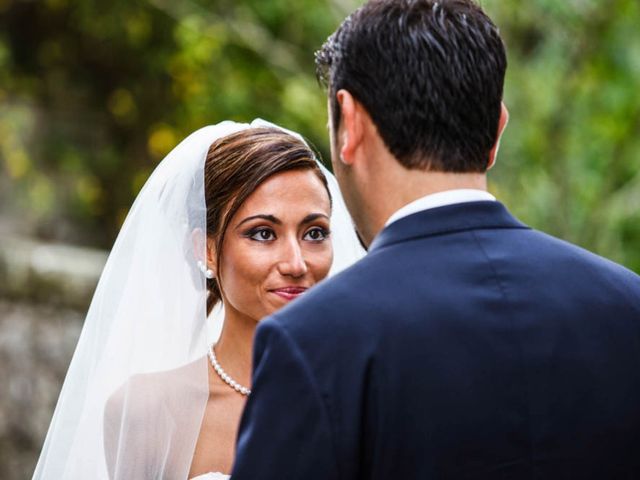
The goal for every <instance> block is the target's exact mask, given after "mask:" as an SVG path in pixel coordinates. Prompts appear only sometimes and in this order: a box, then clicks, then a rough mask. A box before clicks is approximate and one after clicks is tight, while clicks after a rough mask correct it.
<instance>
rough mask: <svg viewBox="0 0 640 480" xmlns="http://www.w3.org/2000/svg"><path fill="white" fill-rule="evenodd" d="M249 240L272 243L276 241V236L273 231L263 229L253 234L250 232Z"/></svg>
mask: <svg viewBox="0 0 640 480" xmlns="http://www.w3.org/2000/svg"><path fill="white" fill-rule="evenodd" d="M249 238H250V239H251V240H256V241H258V242H270V241H271V240H275V239H276V235H275V233H274V232H273V230H269V229H261V230H254V231H253V232H250V233H249Z"/></svg>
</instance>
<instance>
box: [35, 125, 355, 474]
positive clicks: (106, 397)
mask: <svg viewBox="0 0 640 480" xmlns="http://www.w3.org/2000/svg"><path fill="white" fill-rule="evenodd" d="M255 127H276V128H280V127H277V126H275V125H272V124H270V123H268V122H265V121H262V120H254V121H253V122H252V123H251V124H240V123H234V122H228V121H227V122H222V123H219V124H217V125H214V126H208V127H204V128H202V129H200V130H198V131H196V132H194V133H192V134H191V135H190V136H189V137H187V138H186V139H185V140H183V141H182V142H181V143H180V144H179V145H178V146H177V147H176V148H175V149H174V150H173V151H172V152H171V153H169V155H167V157H166V158H165V159H164V160H163V161H162V162H160V164H159V165H158V166H157V168H156V169H155V171H154V172H153V174H152V175H151V176H150V177H149V179H148V180H147V182H146V184H145V185H144V187H143V188H142V190H141V191H140V194H139V195H138V197H137V198H136V200H135V202H134V204H133V206H132V208H131V210H130V212H129V215H128V216H127V219H126V220H125V222H124V225H123V226H122V229H121V231H120V234H119V235H118V238H117V240H116V242H115V244H114V247H113V249H112V251H111V253H110V255H109V259H108V261H107V263H106V265H105V268H104V271H103V273H102V276H101V277H100V281H99V283H98V286H97V289H96V292H95V294H94V297H93V300H92V302H91V306H90V308H89V311H88V313H87V317H86V319H85V323H84V326H83V329H82V333H81V335H80V339H79V341H78V345H77V347H76V351H75V353H74V355H73V359H72V361H71V365H70V367H69V370H68V372H67V376H66V378H65V381H64V385H63V388H62V391H61V393H60V397H59V400H58V404H57V406H56V409H55V413H54V415H53V419H52V421H51V425H50V427H49V431H48V433H47V437H46V440H45V443H44V446H43V449H42V452H41V455H40V459H39V461H38V464H37V467H36V470H35V473H34V476H33V478H34V479H51V480H53V479H55V480H60V479H83V480H86V479H89V478H91V479H117V480H124V479H127V480H130V479H133V478H136V479H151V478H154V479H155V478H167V479H168V478H176V479H186V478H187V475H188V472H189V468H190V465H191V460H192V457H193V452H194V448H195V444H196V441H197V438H198V434H199V431H200V426H201V422H202V418H203V414H204V410H205V406H206V403H207V399H208V394H209V393H208V370H207V358H206V351H207V347H208V345H209V344H210V343H211V342H212V341H214V340H215V339H216V336H217V335H219V332H220V330H221V325H222V322H223V311H222V308H220V307H218V308H216V309H215V310H214V312H213V313H212V314H211V315H210V316H209V317H208V318H207V317H206V285H205V277H204V276H203V275H202V272H201V271H200V270H199V268H198V266H197V262H198V260H203V259H204V257H205V250H204V249H205V244H204V238H205V232H206V224H205V219H206V205H205V197H204V168H203V167H204V161H205V158H206V154H207V151H208V149H209V147H210V146H211V144H212V143H213V142H214V141H216V140H217V139H219V138H222V137H225V136H227V135H230V134H232V133H236V132H238V131H241V130H245V129H248V128H255ZM282 130H284V129H282ZM288 133H290V134H292V135H295V136H296V137H298V138H300V137H299V136H298V135H297V134H295V133H293V132H288ZM321 168H322V170H323V172H324V173H325V175H327V179H328V182H329V185H330V190H331V194H332V197H333V213H332V219H331V220H332V222H331V223H332V227H331V228H332V232H333V233H332V241H333V245H334V263H333V266H332V270H331V273H335V272H337V271H339V270H341V269H343V268H345V267H347V266H349V265H350V264H352V263H354V262H355V261H357V260H358V259H359V258H360V257H362V256H363V255H364V251H363V250H362V248H361V247H360V243H359V241H358V239H357V237H356V235H355V232H354V229H353V226H352V223H351V219H350V217H349V214H348V212H347V210H346V207H345V205H344V202H343V200H342V196H341V194H340V192H339V189H338V186H337V183H336V180H335V178H334V177H333V176H332V175H331V173H329V172H328V171H327V170H326V169H325V168H324V167H323V166H322V165H321Z"/></svg>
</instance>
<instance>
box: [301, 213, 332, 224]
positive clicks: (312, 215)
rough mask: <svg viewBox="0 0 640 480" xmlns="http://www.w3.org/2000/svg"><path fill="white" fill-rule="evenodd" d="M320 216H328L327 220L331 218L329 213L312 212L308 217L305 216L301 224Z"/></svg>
mask: <svg viewBox="0 0 640 480" xmlns="http://www.w3.org/2000/svg"><path fill="white" fill-rule="evenodd" d="M319 218H326V219H327V220H330V218H329V217H328V216H327V215H325V214H324V213H310V214H309V215H307V216H306V217H304V218H303V219H302V221H301V222H300V224H301V225H304V224H305V223H311V222H313V221H314V220H317V219H319Z"/></svg>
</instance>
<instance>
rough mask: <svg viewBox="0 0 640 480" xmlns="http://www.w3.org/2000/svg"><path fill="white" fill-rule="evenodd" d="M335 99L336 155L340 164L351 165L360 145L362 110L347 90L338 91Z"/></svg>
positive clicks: (362, 128) (362, 129)
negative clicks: (337, 119)
mask: <svg viewBox="0 0 640 480" xmlns="http://www.w3.org/2000/svg"><path fill="white" fill-rule="evenodd" d="M336 98H337V100H338V104H339V105H340V127H339V128H338V133H337V135H338V138H337V142H336V143H337V145H338V148H339V151H338V155H339V158H340V161H341V162H343V163H344V164H346V165H352V164H353V162H354V161H355V158H356V155H355V153H356V152H357V150H358V148H359V147H360V145H361V143H362V136H363V131H364V125H363V121H364V118H363V113H364V109H363V107H362V105H361V104H360V102H358V101H357V100H356V99H355V98H354V97H353V95H351V94H350V93H349V92H348V91H347V90H344V89H343V90H338V92H337V93H336Z"/></svg>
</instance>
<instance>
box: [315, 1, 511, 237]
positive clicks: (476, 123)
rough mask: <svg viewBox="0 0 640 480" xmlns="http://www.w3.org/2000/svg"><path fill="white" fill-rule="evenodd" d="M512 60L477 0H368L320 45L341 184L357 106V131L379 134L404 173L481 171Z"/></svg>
mask: <svg viewBox="0 0 640 480" xmlns="http://www.w3.org/2000/svg"><path fill="white" fill-rule="evenodd" d="M506 63H507V62H506V55H505V49H504V45H503V43H502V40H501V38H500V35H499V33H498V29H497V28H496V26H495V25H494V24H493V23H492V21H491V20H490V19H489V17H487V16H486V15H485V14H484V12H483V11H482V10H481V9H480V7H478V6H477V5H476V4H475V3H474V2H473V1H472V0H438V1H434V0H370V1H369V2H367V3H366V4H365V5H364V6H362V7H361V8H360V9H358V10H357V11H356V12H354V13H353V14H352V15H351V16H349V17H348V18H347V19H346V20H345V21H344V22H343V23H342V25H341V26H340V27H339V28H338V30H337V31H336V32H335V33H334V34H333V35H332V36H331V37H330V38H329V39H328V40H327V42H326V43H325V44H324V45H323V47H322V49H321V50H320V51H319V52H318V53H317V54H316V66H317V71H318V76H319V78H320V79H321V80H322V81H323V82H324V83H326V85H327V87H328V91H329V109H330V121H331V124H332V128H331V130H332V132H331V133H332V137H333V140H332V143H333V145H332V148H333V150H334V164H335V166H336V170H337V171H336V173H337V175H338V177H339V179H340V177H341V176H342V177H343V179H342V182H341V183H342V184H343V186H344V187H349V185H345V182H351V179H349V178H346V177H345V176H347V177H348V176H349V175H353V173H354V172H350V173H349V172H346V171H345V168H346V169H349V167H350V166H351V164H350V162H349V159H348V158H347V159H346V161H345V158H343V157H344V156H345V153H346V154H347V155H346V156H349V155H350V154H351V153H352V152H351V151H350V150H349V148H347V150H346V151H343V148H344V147H345V145H344V143H345V142H344V140H345V139H347V143H348V142H353V141H354V138H348V137H349V135H347V134H348V133H349V129H350V128H353V127H352V126H350V125H348V122H349V121H350V120H349V118H348V117H349V116H350V115H352V116H353V112H347V110H348V109H350V108H353V109H354V112H355V113H356V114H357V115H355V117H354V118H355V120H356V121H359V122H360V123H361V125H360V129H359V130H358V129H356V130H355V133H356V134H357V132H359V131H360V132H361V133H362V134H363V135H365V136H366V135H367V134H368V133H372V134H374V135H379V137H380V140H381V145H382V146H383V147H384V148H385V149H386V150H387V151H388V153H389V154H390V156H391V157H393V159H395V160H396V162H394V163H396V164H398V165H399V166H401V167H402V168H403V169H404V170H406V171H407V172H410V173H413V172H415V173H416V174H420V173H424V172H440V173H455V174H463V175H464V174H484V173H485V172H486V170H487V169H488V168H489V167H490V166H491V164H492V162H493V156H494V155H493V154H494V147H495V146H496V143H497V140H498V137H499V132H500V130H501V128H500V127H501V112H502V110H501V102H502V93H503V84H504V75H505V70H506ZM504 115H506V111H505V112H504ZM505 120H506V119H505ZM367 125H369V127H367ZM351 133H352V134H351V137H353V136H354V134H353V133H354V132H351ZM356 136H358V137H360V136H359V135H356ZM367 143H369V146H367V145H363V147H364V148H365V149H366V148H368V149H369V154H371V153H372V151H371V148H373V147H372V146H371V141H370V139H368V142H367ZM338 158H340V161H338ZM392 168H394V167H392ZM356 177H358V178H353V179H352V180H353V181H354V182H356V183H357V182H360V181H362V180H363V177H362V176H361V175H360V176H358V175H356ZM350 186H351V187H353V188H355V189H356V190H358V188H359V187H358V185H350ZM345 196H346V197H349V194H347V193H346V192H345ZM347 200H349V199H348V198H347ZM351 203H353V202H351ZM354 216H357V215H354ZM356 222H357V219H356ZM361 233H362V232H361Z"/></svg>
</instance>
